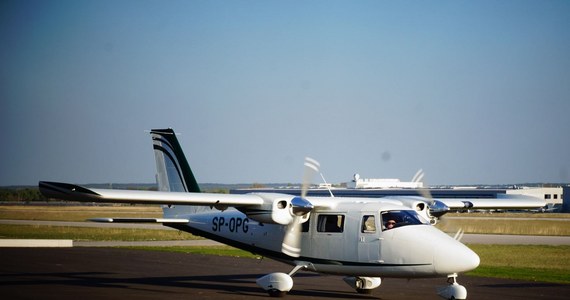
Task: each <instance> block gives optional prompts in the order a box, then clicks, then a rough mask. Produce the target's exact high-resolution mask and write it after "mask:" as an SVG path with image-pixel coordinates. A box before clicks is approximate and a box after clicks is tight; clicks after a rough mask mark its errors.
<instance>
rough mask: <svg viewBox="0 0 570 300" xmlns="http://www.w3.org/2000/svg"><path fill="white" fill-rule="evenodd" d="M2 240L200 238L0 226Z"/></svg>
mask: <svg viewBox="0 0 570 300" xmlns="http://www.w3.org/2000/svg"><path fill="white" fill-rule="evenodd" d="M0 239H71V240H74V241H176V240H193V239H199V238H198V237H196V236H194V235H191V234H189V233H186V232H182V231H175V230H156V229H152V230H150V229H149V230H146V229H125V228H86V227H66V226H40V225H0Z"/></svg>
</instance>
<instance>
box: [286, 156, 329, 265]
mask: <svg viewBox="0 0 570 300" xmlns="http://www.w3.org/2000/svg"><path fill="white" fill-rule="evenodd" d="M304 166H305V171H304V172H303V182H302V185H301V197H295V198H293V199H291V213H292V214H293V221H291V223H290V224H289V225H287V229H286V231H285V236H284V237H283V243H282V244H281V252H283V253H285V254H287V255H289V256H292V257H299V256H300V255H301V220H302V219H301V218H302V217H303V216H305V215H307V214H308V213H310V212H311V211H312V210H313V204H311V202H309V201H308V200H307V199H305V197H306V196H307V192H308V190H309V186H310V185H311V183H312V181H313V177H314V176H315V174H317V173H318V172H319V167H320V166H321V165H320V164H319V162H318V161H316V160H314V159H312V158H310V157H305V164H304Z"/></svg>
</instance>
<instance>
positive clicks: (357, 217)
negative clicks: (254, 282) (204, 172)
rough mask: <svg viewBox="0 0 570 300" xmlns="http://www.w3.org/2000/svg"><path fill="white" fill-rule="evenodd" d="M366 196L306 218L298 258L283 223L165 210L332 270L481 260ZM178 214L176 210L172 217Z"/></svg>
mask: <svg viewBox="0 0 570 300" xmlns="http://www.w3.org/2000/svg"><path fill="white" fill-rule="evenodd" d="M311 200H312V201H316V200H314V198H313V199H311ZM319 200H320V201H323V198H320V199H319ZM360 200H361V201H362V202H361V203H342V202H341V203H339V204H338V205H336V206H335V207H334V208H332V209H325V210H315V211H314V212H312V213H311V214H310V218H309V219H308V220H307V221H306V222H305V223H304V224H303V229H302V232H301V244H302V251H301V255H300V257H296V258H294V257H290V256H288V255H285V254H284V253H283V252H282V251H281V241H282V240H283V238H284V235H285V230H286V227H285V226H283V225H279V224H270V223H262V222H258V221H256V220H255V219H252V218H250V217H248V216H247V215H246V214H244V213H242V212H240V211H239V210H237V209H233V208H228V209H226V210H224V211H220V210H218V209H215V208H205V209H201V210H200V211H196V208H195V207H188V209H191V210H192V211H191V212H190V211H189V212H188V214H185V213H184V211H185V209H184V208H183V207H180V206H178V207H170V208H168V207H165V208H164V212H165V216H168V217H176V218H185V219H188V220H189V222H188V223H187V224H165V225H167V226H170V227H173V228H176V229H179V230H183V231H186V232H190V233H192V234H196V235H200V236H203V237H206V238H209V239H213V240H216V241H219V242H222V243H224V244H228V245H231V246H234V247H236V248H240V249H243V250H246V251H250V252H253V253H256V254H259V255H263V256H266V257H269V258H272V259H276V260H279V261H282V262H285V263H288V264H291V265H299V264H304V265H307V266H308V267H307V269H308V270H311V271H315V272H321V273H329V274H342V275H352V276H373V277H403V278H418V277H434V276H442V275H447V274H451V273H459V272H464V271H468V270H471V269H473V268H475V267H476V266H477V265H478V264H479V257H478V256H477V254H475V253H474V252H473V251H471V250H470V249H469V248H467V247H466V246H464V245H463V244H462V243H460V242H458V241H456V240H454V239H453V238H451V237H450V236H448V235H447V234H445V233H443V232H441V231H440V230H438V229H436V228H435V227H433V226H431V225H429V224H428V222H427V221H425V220H423V219H421V217H419V216H418V215H417V214H415V212H414V211H413V210H405V209H404V208H403V207H401V206H398V205H392V204H386V203H378V202H377V201H374V199H371V200H370V202H368V203H367V202H366V201H365V200H363V199H360ZM326 201H336V200H335V199H334V198H330V199H328V200H326ZM174 212H176V215H171V213H174ZM400 217H401V218H408V219H407V220H400V221H402V222H400V224H398V226H396V227H395V228H391V229H389V228H386V226H385V223H386V222H388V220H387V218H400ZM410 218H411V219H410ZM410 245H414V246H413V247H412V246H410ZM441 247H444V248H446V249H448V250H450V251H445V253H444V254H442V253H443V252H441V251H437V249H440V248H441ZM450 253H451V254H450Z"/></svg>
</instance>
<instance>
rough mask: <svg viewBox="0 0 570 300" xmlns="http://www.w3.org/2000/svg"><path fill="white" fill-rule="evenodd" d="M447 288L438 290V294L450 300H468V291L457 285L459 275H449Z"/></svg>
mask: <svg viewBox="0 0 570 300" xmlns="http://www.w3.org/2000/svg"><path fill="white" fill-rule="evenodd" d="M447 283H449V284H448V285H447V286H443V287H440V288H438V289H437V294H438V295H440V296H441V297H443V298H445V299H449V300H455V299H467V289H466V288H465V287H464V286H462V285H460V284H459V283H457V273H453V274H451V275H447Z"/></svg>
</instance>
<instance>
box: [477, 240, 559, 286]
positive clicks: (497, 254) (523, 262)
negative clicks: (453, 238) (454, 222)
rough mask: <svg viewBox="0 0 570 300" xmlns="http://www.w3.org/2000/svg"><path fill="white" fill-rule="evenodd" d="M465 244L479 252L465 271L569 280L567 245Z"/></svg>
mask: <svg viewBox="0 0 570 300" xmlns="http://www.w3.org/2000/svg"><path fill="white" fill-rule="evenodd" d="M469 247H470V248H471V249H473V251H475V252H476V253H477V254H479V257H480V258H481V264H480V266H479V267H478V268H477V269H475V270H473V271H471V272H469V273H467V274H468V275H473V276H481V277H495V278H509V279H519V280H530V281H541V282H555V283H565V284H570V246H548V245H469Z"/></svg>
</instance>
